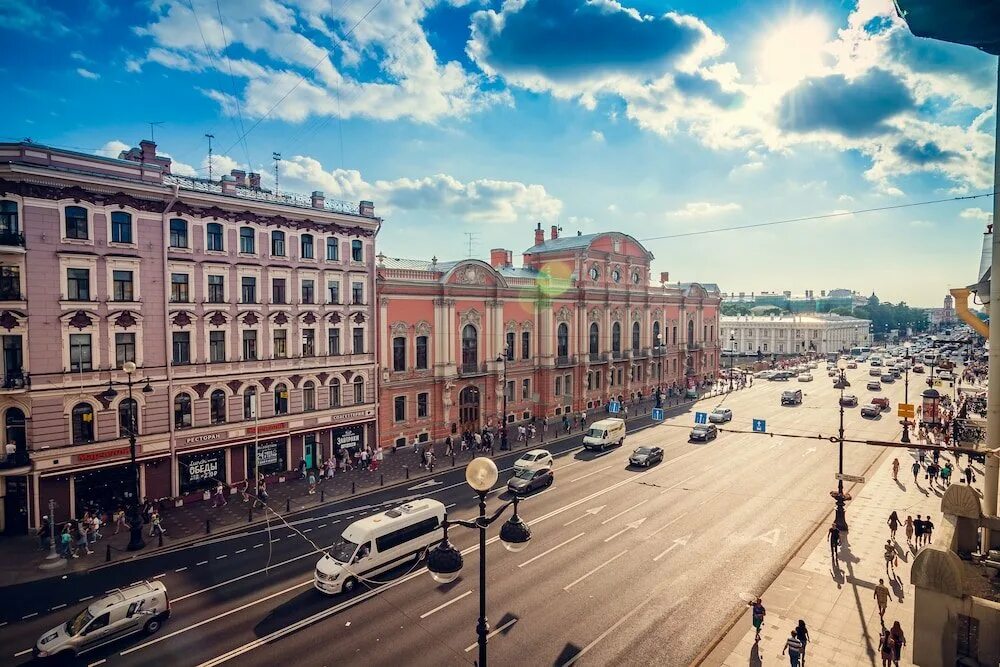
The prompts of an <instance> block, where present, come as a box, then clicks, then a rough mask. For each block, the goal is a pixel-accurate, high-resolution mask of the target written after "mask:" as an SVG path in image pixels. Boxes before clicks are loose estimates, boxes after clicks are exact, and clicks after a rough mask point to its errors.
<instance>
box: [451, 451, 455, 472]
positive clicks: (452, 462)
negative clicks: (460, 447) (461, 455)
mask: <svg viewBox="0 0 1000 667" xmlns="http://www.w3.org/2000/svg"><path fill="white" fill-rule="evenodd" d="M451 467H452V468H454V467H455V452H452V453H451Z"/></svg>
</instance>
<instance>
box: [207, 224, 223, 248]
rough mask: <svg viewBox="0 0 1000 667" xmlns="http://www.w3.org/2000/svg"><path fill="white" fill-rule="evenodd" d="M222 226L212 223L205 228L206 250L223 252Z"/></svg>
mask: <svg viewBox="0 0 1000 667" xmlns="http://www.w3.org/2000/svg"><path fill="white" fill-rule="evenodd" d="M223 249H224V246H223V244H222V225H220V224H219V223H217V222H210V223H208V224H207V225H206V226H205V250H220V251H221V250H223Z"/></svg>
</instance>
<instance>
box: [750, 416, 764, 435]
mask: <svg viewBox="0 0 1000 667" xmlns="http://www.w3.org/2000/svg"><path fill="white" fill-rule="evenodd" d="M753 432H754V433H765V432H767V422H766V421H764V420H763V419H754V420H753Z"/></svg>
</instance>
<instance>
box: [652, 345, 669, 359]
mask: <svg viewBox="0 0 1000 667" xmlns="http://www.w3.org/2000/svg"><path fill="white" fill-rule="evenodd" d="M666 354H667V348H666V347H664V346H663V345H657V346H656V347H654V348H653V356H654V357H662V356H664V355H666Z"/></svg>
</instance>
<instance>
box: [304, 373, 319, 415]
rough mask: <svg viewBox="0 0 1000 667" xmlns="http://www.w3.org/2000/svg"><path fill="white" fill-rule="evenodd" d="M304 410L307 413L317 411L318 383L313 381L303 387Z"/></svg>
mask: <svg viewBox="0 0 1000 667" xmlns="http://www.w3.org/2000/svg"><path fill="white" fill-rule="evenodd" d="M302 409H303V410H305V411H307V412H309V411H312V410H315V409H316V383H315V382H313V381H312V380H310V381H309V382H306V383H305V384H304V385H302Z"/></svg>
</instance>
